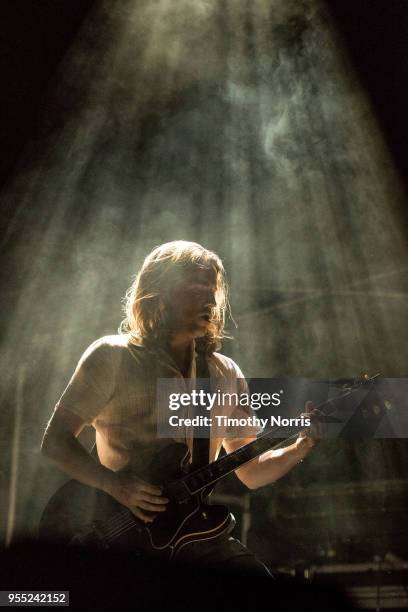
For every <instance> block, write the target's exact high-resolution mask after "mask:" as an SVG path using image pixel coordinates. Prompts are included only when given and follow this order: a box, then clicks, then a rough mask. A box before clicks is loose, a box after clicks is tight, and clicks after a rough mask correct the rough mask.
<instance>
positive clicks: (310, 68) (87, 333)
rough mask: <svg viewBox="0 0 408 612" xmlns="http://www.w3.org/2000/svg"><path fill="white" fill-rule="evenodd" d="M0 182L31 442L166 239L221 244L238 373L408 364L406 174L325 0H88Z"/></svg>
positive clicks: (14, 348)
mask: <svg viewBox="0 0 408 612" xmlns="http://www.w3.org/2000/svg"><path fill="white" fill-rule="evenodd" d="M3 196H4V197H3V200H4V203H5V206H6V208H7V209H8V210H10V211H13V213H12V214H11V215H10V224H9V227H8V231H7V234H6V236H5V239H4V240H3V243H2V248H3V252H4V253H5V260H6V264H7V273H6V275H7V279H6V280H7V281H8V282H9V297H8V301H7V304H8V306H7V312H6V316H5V317H4V318H3V321H4V323H3V347H4V350H3V354H2V357H1V368H2V379H3V390H2V397H3V399H4V400H5V404H4V405H5V406H6V408H5V409H4V412H3V417H1V418H2V419H3V420H4V422H6V421H7V420H8V419H9V417H10V414H11V413H12V411H13V399H12V398H13V394H14V391H15V384H16V383H15V380H16V369H18V368H19V367H20V366H21V365H24V367H25V368H26V371H27V372H28V379H27V383H26V385H25V387H24V394H25V397H24V407H25V410H26V413H25V414H24V416H23V422H24V423H29V424H31V427H32V432H31V433H30V434H28V433H27V434H24V435H26V438H25V439H24V441H23V442H22V444H21V445H20V447H21V448H23V449H24V448H28V449H31V450H30V452H31V453H32V452H34V451H33V449H38V445H39V441H40V437H41V433H42V427H43V425H44V423H45V421H46V419H47V418H48V416H49V414H50V412H51V410H52V407H53V405H54V404H55V401H56V400H57V398H58V396H59V395H60V393H61V392H62V390H63V388H64V386H65V384H66V382H67V380H68V378H69V376H70V375H71V373H72V370H73V367H74V366H75V363H76V361H77V360H78V358H79V356H80V355H81V353H82V352H83V350H84V349H85V347H86V346H87V345H88V344H89V343H90V342H91V341H92V340H94V339H95V338H96V337H97V336H101V335H104V334H107V333H115V330H116V329H117V326H118V324H119V322H120V319H121V309H120V297H121V296H122V295H123V294H124V292H125V290H126V288H127V286H128V285H129V284H130V282H131V279H132V277H133V276H134V274H135V273H136V272H137V269H138V267H139V266H140V264H141V262H142V260H143V258H144V256H145V255H146V253H147V252H148V251H149V250H150V249H151V248H153V247H154V246H156V245H157V244H160V243H162V242H166V241H169V240H174V239H191V240H197V241H199V242H202V243H203V244H205V245H206V246H208V247H209V248H211V249H213V250H215V251H216V252H218V253H220V255H221V256H222V258H223V259H224V261H225V264H226V268H227V271H228V274H229V278H230V281H231V285H232V293H231V298H232V305H233V312H234V313H235V317H236V319H237V320H238V323H239V328H238V330H236V331H234V330H232V331H233V333H234V335H235V337H236V342H235V345H234V346H235V349H234V348H233V347H231V346H227V347H226V350H227V351H229V352H230V353H233V354H234V355H235V356H236V357H237V360H238V361H239V363H240V365H242V367H243V369H244V371H245V372H246V373H248V375H252V376H262V375H264V376H267V375H270V374H274V375H278V374H279V375H281V374H284V375H299V374H302V375H310V376H329V375H332V376H346V375H348V374H349V373H350V374H353V375H354V374H355V373H356V372H360V371H361V370H362V369H365V368H367V370H368V371H371V372H373V371H377V370H380V371H382V373H383V374H384V375H388V376H397V375H400V374H405V365H404V363H405V359H403V358H402V357H403V354H404V355H405V353H404V350H405V348H404V347H405V346H407V342H406V338H405V321H404V291H403V287H404V286H403V282H404V278H403V276H402V275H401V267H402V265H401V262H404V261H405V259H406V255H407V252H406V244H405V236H404V232H403V229H402V227H401V220H400V217H399V215H398V205H399V203H400V201H401V197H402V196H401V191H400V187H399V185H398V181H397V179H396V175H395V172H394V170H393V168H392V165H391V163H390V159H389V156H388V152H387V150H386V148H385V145H384V142H383V140H382V137H381V134H380V132H379V129H378V126H377V123H376V121H375V117H374V116H373V113H372V110H371V108H370V105H369V103H368V102H367V100H366V98H365V96H364V93H363V92H362V90H361V87H360V85H359V83H358V81H357V80H356V78H355V76H354V75H353V71H352V68H351V66H350V65H349V63H348V59H347V57H346V56H345V54H344V52H343V51H342V49H341V45H340V43H339V41H338V39H337V38H336V35H335V33H334V32H333V30H332V26H331V24H330V21H329V19H328V16H327V14H326V13H325V11H324V8H322V6H321V4H320V3H319V2H314V1H312V2H306V1H304V2H303V1H300V0H299V1H296V0H291V1H288V0H252V1H250V0H207V1H204V0H202V1H199V0H194V2H192V1H191V0H188V1H187V0H154V1H153V0H144V1H138V2H135V1H134V0H132V1H131V0H119V1H116V2H112V1H107V0H106V1H105V2H101V3H100V4H98V5H97V6H95V9H94V12H93V14H91V15H90V17H89V19H88V20H87V22H86V23H85V24H84V26H83V28H82V30H81V32H80V35H79V36H78V38H77V40H76V41H75V42H74V44H73V46H72V48H71V49H70V50H69V52H68V53H67V55H66V57H65V58H64V61H63V62H62V64H61V66H60V69H59V71H58V74H57V75H56V77H55V79H54V82H53V83H52V87H51V88H50V92H49V96H48V98H47V102H46V104H45V106H44V112H43V115H42V118H41V121H40V123H39V125H38V130H37V133H36V134H35V139H34V140H33V141H32V142H31V143H29V145H28V146H27V149H26V151H25V154H24V157H23V158H22V160H21V164H20V168H19V172H18V173H17V175H16V177H15V179H14V180H13V181H12V182H10V184H9V186H8V190H7V192H5V193H4V194H3ZM402 274H404V270H403V271H402ZM231 327H232V326H231ZM7 422H8V421H7ZM3 431H4V433H3V434H2V435H4V440H3V444H4V445H6V443H7V435H8V433H7V427H5V428H4V430H3ZM1 442H2V440H0V443H1ZM36 452H37V451H36ZM24 461H25V464H24V465H26V467H27V466H28V467H27V482H26V483H25V485H24V486H25V489H24V491H22V493H21V495H22V498H23V499H27V495H28V490H29V489H30V486H31V484H30V482H31V480H30V477H29V476H30V474H31V473H34V471H35V469H36V467H37V466H36V464H35V462H32V461H31V458H30V457H25V458H24ZM24 461H23V463H24ZM30 470H31V471H30ZM44 495H45V493H44ZM38 504H39V506H40V505H41V496H40V498H39V500H38ZM34 518H35V517H34ZM33 520H34V519H33Z"/></svg>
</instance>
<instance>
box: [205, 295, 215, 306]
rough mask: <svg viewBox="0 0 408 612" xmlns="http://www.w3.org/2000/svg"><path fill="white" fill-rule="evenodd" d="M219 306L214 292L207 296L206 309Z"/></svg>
mask: <svg viewBox="0 0 408 612" xmlns="http://www.w3.org/2000/svg"><path fill="white" fill-rule="evenodd" d="M216 305H217V301H216V299H215V295H214V293H213V292H211V293H209V294H208V295H207V302H206V304H205V306H206V308H214V307H215V306H216Z"/></svg>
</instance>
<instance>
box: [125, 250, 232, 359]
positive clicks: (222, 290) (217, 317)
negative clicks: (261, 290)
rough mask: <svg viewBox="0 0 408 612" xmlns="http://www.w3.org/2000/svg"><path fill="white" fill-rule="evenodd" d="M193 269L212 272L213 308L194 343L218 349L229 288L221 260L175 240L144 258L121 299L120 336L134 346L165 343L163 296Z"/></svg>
mask: <svg viewBox="0 0 408 612" xmlns="http://www.w3.org/2000/svg"><path fill="white" fill-rule="evenodd" d="M195 268H203V269H208V270H214V272H215V274H216V292H215V300H216V306H215V307H214V309H213V314H212V317H211V321H210V325H209V326H208V330H207V333H206V335H205V336H203V337H202V338H198V339H197V340H196V346H197V349H198V350H199V351H203V352H205V353H206V354H212V353H213V352H214V351H216V350H218V349H219V348H220V347H221V340H222V338H225V337H228V336H226V334H225V333H224V327H225V318H226V312H227V310H228V309H229V304H228V287H227V283H226V279H225V271H224V266H223V265H222V261H221V259H220V258H219V257H218V255H216V253H213V252H212V251H209V250H208V249H205V248H204V247H202V246H201V245H200V244H198V243H196V242H187V241H185V240H175V241H173V242H166V243H165V244H162V245H161V246H158V247H156V248H155V249H153V251H152V252H151V253H150V254H149V255H148V256H147V257H146V259H145V260H144V262H143V265H142V267H141V269H140V270H139V272H138V274H137V275H136V278H135V280H134V282H133V283H132V285H131V286H130V287H129V289H128V291H127V292H126V295H125V298H124V312H125V315H126V316H125V318H124V320H123V321H122V323H121V325H120V327H119V330H118V331H119V333H121V334H129V336H130V341H131V342H132V343H134V344H141V343H142V344H157V343H163V342H166V339H167V337H168V333H169V332H168V328H167V326H166V316H167V309H166V296H167V294H168V291H169V290H170V289H171V288H172V287H173V286H174V285H175V283H177V282H178V281H180V280H182V278H183V277H184V276H185V274H186V273H188V272H191V271H192V270H194V269H195Z"/></svg>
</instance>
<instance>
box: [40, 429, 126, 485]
mask: <svg viewBox="0 0 408 612" xmlns="http://www.w3.org/2000/svg"><path fill="white" fill-rule="evenodd" d="M41 450H42V452H43V454H45V455H46V456H47V457H48V458H49V459H51V461H53V462H54V463H55V464H56V465H57V466H58V467H59V468H60V469H61V470H62V471H63V472H65V473H66V474H68V476H71V477H72V478H75V480H79V481H80V482H82V483H84V484H86V485H89V486H92V487H96V488H98V489H102V490H103V491H107V490H108V489H109V486H110V484H111V482H112V479H113V477H114V472H112V471H111V470H109V469H108V468H106V467H105V466H103V465H102V464H100V463H97V462H96V461H95V460H94V459H93V458H92V457H91V455H90V454H89V453H88V452H87V451H86V450H85V449H84V447H83V446H82V445H81V444H80V442H78V440H77V438H76V437H75V436H73V435H71V434H68V433H67V434H66V435H64V436H63V437H62V436H61V437H60V438H59V440H58V444H56V443H53V442H51V441H50V440H49V439H47V434H45V436H44V439H43V443H42V447H41Z"/></svg>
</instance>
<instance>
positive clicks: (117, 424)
mask: <svg viewBox="0 0 408 612" xmlns="http://www.w3.org/2000/svg"><path fill="white" fill-rule="evenodd" d="M196 356H197V355H196V352H195V347H194V343H193V344H192V348H191V362H190V368H189V372H188V378H191V379H194V378H195V377H196ZM208 369H209V373H210V379H217V380H223V381H225V384H226V387H225V388H226V389H228V390H229V391H230V392H232V391H234V392H235V393H237V394H238V395H240V394H242V393H245V392H247V389H248V387H247V384H246V381H245V379H244V376H243V374H242V372H241V370H240V368H239V367H238V365H237V364H236V363H235V362H234V361H233V360H232V359H231V358H229V357H226V356H225V355H221V354H220V353H214V354H213V355H212V356H211V357H209V359H208ZM170 377H180V378H183V376H182V374H181V372H180V370H179V369H178V368H177V365H176V364H175V362H174V361H173V359H172V358H171V356H170V355H169V353H167V352H166V351H165V350H164V349H155V350H152V349H148V348H147V347H145V346H143V345H135V344H133V343H131V342H130V339H129V336H128V335H125V334H123V335H112V336H104V337H103V338H100V339H98V340H96V341H95V342H93V343H92V344H91V345H90V346H89V347H88V348H87V349H86V351H85V352H84V354H83V355H82V357H81V358H80V360H79V363H78V365H77V367H76V369H75V371H74V374H73V375H72V378H71V380H70V381H69V383H68V386H67V387H66V389H65V390H64V392H63V394H62V396H61V397H60V399H59V401H58V402H57V405H56V410H57V409H58V408H59V407H63V408H65V409H67V410H70V411H71V412H73V413H74V414H76V415H78V416H79V417H80V418H81V419H83V420H84V421H85V422H86V423H87V424H88V425H92V426H93V427H94V428H95V430H96V444H97V449H98V455H99V458H100V461H101V463H102V464H103V465H105V466H106V467H108V468H110V469H112V470H115V471H116V470H119V469H122V468H124V467H129V466H130V467H133V468H134V469H135V471H137V468H138V465H139V466H140V465H143V464H145V463H146V462H149V461H150V459H151V458H152V457H153V455H154V453H155V452H157V450H159V448H160V445H161V444H163V440H160V439H158V436H157V406H156V401H157V400H156V386H157V379H158V378H170ZM228 411H229V412H230V413H232V412H233V414H234V416H244V415H245V416H248V413H249V412H250V409H248V408H241V407H240V406H235V407H234V406H230V407H229V408H228ZM258 432H259V429H257V428H249V429H248V431H247V432H246V436H248V437H252V436H256V434H257V433H258ZM222 441H223V439H222V438H220V437H217V438H215V437H211V439H210V450H209V461H213V460H214V459H215V458H216V457H217V456H218V453H219V451H220V448H221V445H222ZM167 442H168V441H167ZM185 442H186V444H187V445H188V447H189V449H190V451H191V449H192V439H191V438H189V437H188V436H186V440H185Z"/></svg>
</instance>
